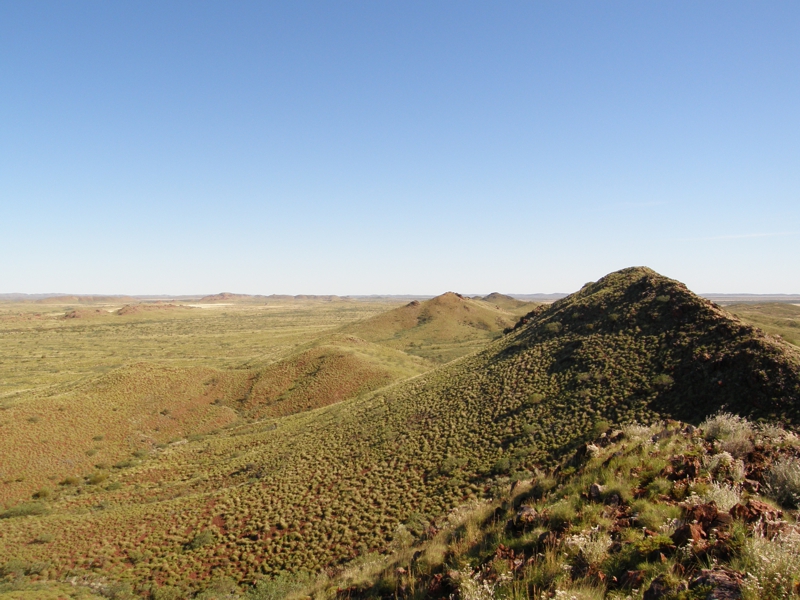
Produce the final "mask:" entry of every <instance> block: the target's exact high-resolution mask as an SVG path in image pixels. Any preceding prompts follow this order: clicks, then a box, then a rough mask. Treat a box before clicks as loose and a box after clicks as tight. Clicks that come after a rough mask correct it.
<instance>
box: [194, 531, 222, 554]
mask: <svg viewBox="0 0 800 600" xmlns="http://www.w3.org/2000/svg"><path fill="white" fill-rule="evenodd" d="M216 539H217V536H215V535H214V532H213V531H211V530H210V529H204V530H203V531H201V532H200V533H198V534H197V535H195V536H194V538H192V541H191V542H189V544H188V546H189V549H190V550H197V549H198V548H202V547H203V546H208V545H209V544H213V543H214V542H215V541H216Z"/></svg>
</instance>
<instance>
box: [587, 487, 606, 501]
mask: <svg viewBox="0 0 800 600" xmlns="http://www.w3.org/2000/svg"><path fill="white" fill-rule="evenodd" d="M604 489H605V488H604V487H603V486H602V485H600V484H599V483H593V484H592V485H591V486H590V487H589V500H591V501H592V502H599V501H600V499H601V498H602V497H603V490H604Z"/></svg>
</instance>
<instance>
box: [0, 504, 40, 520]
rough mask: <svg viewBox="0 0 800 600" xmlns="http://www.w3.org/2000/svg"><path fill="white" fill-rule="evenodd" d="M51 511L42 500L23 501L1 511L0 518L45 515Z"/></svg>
mask: <svg viewBox="0 0 800 600" xmlns="http://www.w3.org/2000/svg"><path fill="white" fill-rule="evenodd" d="M48 512H49V510H48V508H47V506H46V505H45V504H43V503H42V502H23V503H22V504H17V505H16V506H12V507H11V508H9V509H7V510H4V511H3V512H0V519H13V518H16V517H30V516H38V515H44V514H47V513H48Z"/></svg>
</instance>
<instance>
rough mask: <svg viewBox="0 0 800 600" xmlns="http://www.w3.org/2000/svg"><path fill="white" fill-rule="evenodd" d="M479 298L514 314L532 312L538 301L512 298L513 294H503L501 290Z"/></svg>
mask: <svg viewBox="0 0 800 600" xmlns="http://www.w3.org/2000/svg"><path fill="white" fill-rule="evenodd" d="M478 299H479V300H483V301H484V302H486V303H488V304H491V305H493V306H496V307H497V308H499V309H500V310H505V311H508V312H510V313H512V314H515V315H519V316H522V315H524V314H525V313H527V312H530V311H531V310H532V309H533V308H534V307H535V306H537V303H535V302H525V301H523V300H517V299H516V298H512V297H511V296H506V295H505V294H501V293H499V292H492V293H491V294H488V295H487V296H483V297H482V298H478Z"/></svg>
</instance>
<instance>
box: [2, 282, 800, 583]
mask: <svg viewBox="0 0 800 600" xmlns="http://www.w3.org/2000/svg"><path fill="white" fill-rule="evenodd" d="M451 296H452V297H451ZM462 300H463V299H461V298H458V297H457V296H455V295H449V294H448V295H445V297H440V301H439V303H432V304H430V305H428V306H427V307H422V304H424V303H420V305H412V306H409V307H403V308H404V309H405V310H401V311H397V312H395V314H394V315H393V316H392V317H391V318H390V319H387V320H376V322H377V323H379V324H381V327H371V328H369V329H368V331H370V332H372V333H373V334H374V335H377V336H379V337H382V338H383V339H384V340H385V339H387V338H388V339H392V338H391V337H388V336H389V334H391V332H392V331H394V332H401V334H403V333H404V332H406V331H408V330H413V329H415V328H417V327H422V326H424V325H425V324H426V323H428V322H429V321H426V317H423V319H422V321H423V323H420V318H419V317H420V315H423V314H434V309H436V310H438V309H439V305H440V304H445V305H446V309H447V310H445V311H444V312H446V313H447V314H451V313H452V306H457V307H460V306H461V301H462ZM447 305H449V306H447ZM467 306H469V309H470V310H466V309H464V308H458V310H463V311H464V312H465V313H470V312H472V306H471V305H469V304H468V305H467ZM425 308H429V311H428V312H427V313H423V310H424V309H425ZM475 312H477V310H476V311H475ZM458 314H461V313H458ZM414 317H415V318H416V325H414V320H413V318H414ZM365 323H369V321H367V322H365ZM450 323H452V321H450ZM457 324H459V325H460V323H459V322H457ZM363 325H364V324H363V323H362V324H359V326H363ZM467 327H471V326H470V325H467ZM376 331H378V332H380V333H379V334H378V333H376ZM392 335H394V334H392ZM798 400H800V357H799V356H798V352H797V350H796V349H795V348H794V347H792V346H791V345H789V344H786V343H785V342H783V341H782V340H780V339H776V338H773V337H771V336H768V335H766V334H764V333H761V332H759V331H757V330H755V329H754V328H753V327H751V326H749V325H747V324H745V323H743V322H741V321H739V320H738V319H735V318H733V317H732V316H730V315H728V314H727V313H725V312H724V311H722V310H720V309H719V308H717V307H715V306H714V305H713V304H712V303H710V302H708V301H706V300H703V299H701V298H698V297H697V296H695V295H694V294H692V293H691V292H689V291H688V290H687V289H686V288H685V286H683V285H682V284H680V283H678V282H675V281H672V280H669V279H667V278H664V277H661V276H659V275H658V274H656V273H654V272H653V271H650V270H649V269H644V268H634V269H625V270H623V271H620V272H617V273H612V274H611V275H608V276H607V277H604V278H603V279H601V280H600V281H598V282H596V283H593V284H588V285H587V286H584V288H583V289H582V290H581V291H579V292H578V293H576V294H573V295H571V296H569V297H567V298H565V299H563V300H560V301H558V302H555V303H554V304H552V305H551V306H549V307H547V308H544V309H542V310H540V311H538V312H536V313H535V314H533V315H531V316H530V317H529V318H527V319H526V320H524V322H522V321H521V322H520V324H519V326H518V327H516V328H515V329H514V330H513V331H512V332H510V333H509V334H507V335H505V336H503V337H502V338H500V339H498V340H497V341H495V342H493V343H491V344H490V345H489V346H488V347H486V349H484V350H483V351H481V352H478V353H476V354H473V355H470V356H466V357H464V358H462V359H460V360H456V361H454V362H451V363H449V364H447V365H444V366H442V367H440V368H438V369H436V370H434V371H431V372H429V373H426V374H424V375H421V376H419V377H416V378H414V379H412V380H410V381H407V382H400V383H396V384H393V385H390V386H387V387H384V388H381V389H379V390H377V391H376V392H373V393H371V394H365V395H361V396H359V397H357V398H353V399H350V400H347V401H344V402H340V403H337V404H334V405H331V406H327V407H323V408H319V409H316V410H311V411H306V412H302V413H299V414H294V415H290V416H287V417H283V418H278V419H268V420H265V421H260V422H256V423H250V424H246V425H245V424H243V425H238V426H234V427H230V428H227V429H225V430H223V431H221V432H220V433H217V434H214V435H208V436H205V437H203V438H202V439H198V440H195V441H189V442H187V443H182V444H178V445H172V446H169V447H167V448H165V449H163V450H160V451H158V452H156V453H154V454H153V455H152V456H150V457H147V458H144V459H143V461H142V462H141V463H140V464H135V465H131V466H129V467H127V468H123V469H118V470H115V471H113V472H111V473H110V474H109V477H108V479H106V480H103V481H102V482H101V483H99V484H97V483H91V481H92V478H91V476H90V477H89V478H88V479H87V480H85V481H83V482H79V483H77V484H76V485H71V486H62V487H60V488H59V489H58V490H56V491H55V493H54V494H53V495H52V496H51V498H49V499H37V500H35V501H34V502H32V503H31V504H28V505H24V506H23V507H21V508H17V509H12V510H11V511H10V513H7V515H8V516H10V517H13V518H8V519H7V521H6V522H5V523H3V535H2V538H0V564H2V563H3V561H11V560H17V561H23V563H24V564H26V565H41V564H46V567H42V568H41V570H40V571H39V573H40V574H39V576H40V577H44V578H51V579H60V578H65V577H67V576H80V577H85V578H88V580H98V581H99V580H104V581H108V580H109V579H110V580H111V581H122V582H125V581H127V582H129V583H130V585H131V586H132V587H134V588H135V589H137V590H138V592H139V593H141V594H150V595H152V596H153V597H159V594H168V593H174V594H176V596H175V597H186V595H188V594H189V593H190V592H192V591H197V590H203V589H206V588H208V587H209V586H210V585H211V586H213V585H222V584H221V583H220V582H224V581H229V580H230V581H233V582H235V583H237V584H240V585H247V584H248V583H252V582H254V581H257V580H261V579H264V580H274V582H280V581H284V580H285V579H286V578H297V577H300V576H301V575H300V574H301V573H303V572H309V573H313V574H314V575H313V577H320V578H321V580H320V581H321V583H320V585H321V586H322V588H323V589H325V590H327V591H326V592H325V593H333V594H335V593H336V586H337V585H338V583H336V582H337V581H343V580H342V579H335V580H333V582H331V583H329V584H326V583H325V577H328V576H337V573H338V576H339V577H345V576H346V574H347V573H352V572H354V571H355V570H357V569H359V568H363V567H364V566H365V565H368V564H370V562H372V563H377V562H380V560H383V559H378V558H376V556H375V555H374V554H371V553H376V552H377V553H392V552H394V551H395V550H396V549H397V548H398V547H401V546H403V544H406V545H408V543H410V542H409V539H411V540H413V539H414V537H415V536H416V537H421V536H423V535H425V534H426V532H430V530H431V527H432V526H438V525H436V524H437V523H441V519H442V518H443V517H444V516H445V515H447V514H448V513H450V512H451V511H453V510H454V509H456V508H457V507H459V506H463V505H467V504H469V503H475V502H482V501H485V500H487V499H491V498H500V497H502V494H503V493H505V492H504V490H507V485H508V483H509V481H510V480H512V479H520V480H526V479H531V478H532V477H534V474H535V473H536V472H537V471H536V470H537V469H546V468H550V467H555V466H557V465H558V464H560V462H561V461H562V460H563V459H565V458H567V457H568V456H570V455H571V454H572V453H574V452H575V451H576V450H577V449H579V448H580V447H581V444H583V443H585V442H587V441H589V440H591V439H593V438H594V437H595V436H596V435H597V434H598V433H599V432H601V431H605V430H606V429H607V428H608V426H609V424H617V423H632V422H634V421H638V422H642V423H651V422H654V421H656V420H658V419H661V418H664V417H679V418H682V419H685V420H688V421H691V422H694V423H699V422H700V421H701V420H702V419H704V418H705V417H707V416H708V415H709V414H711V413H714V412H716V411H717V410H719V408H720V407H722V406H727V407H728V409H729V410H733V411H736V412H738V413H740V414H744V415H748V416H749V417H751V418H752V419H754V420H758V419H764V420H770V421H783V422H784V423H786V424H787V425H789V426H795V425H797V424H798V422H799V421H800V403H799V402H798ZM36 513H40V514H38V515H36ZM41 513H46V514H41ZM26 514H28V515H33V516H17V515H26ZM553 522H555V521H553ZM401 525H402V527H401ZM638 530H639V529H638V528H637V531H638ZM474 533H475V532H473V534H474ZM473 534H469V535H473ZM459 535H460V534H459ZM476 535H477V534H476ZM409 536H410V538H409ZM462 537H466V535H465V536H462ZM32 540H45V541H42V542H41V543H31V542H32ZM465 554H466V553H465ZM353 561H354V562H353ZM432 562H435V561H432ZM467 566H469V565H467ZM557 568H560V566H558V565H557ZM31 569H33V567H31ZM340 569H341V570H340ZM470 577H471V574H470ZM226 578H227V579H226ZM212 582H216V583H212ZM274 582H273V583H274ZM264 585H268V584H264ZM269 585H271V584H269ZM276 585H277V584H276ZM481 585H482V584H481ZM526 585H527V584H526ZM549 585H550V584H549V583H548V584H547V586H549ZM326 586H328V587H326ZM331 586H332V588H333V589H332V590H331ZM547 586H543V587H542V588H541V589H542V590H550V589H551V588H550V587H547ZM396 591H397V588H395V589H394V590H389V591H387V596H390V597H394V593H395V592H396ZM412 591H413V590H412ZM354 593H355V592H354ZM181 594H183V595H181ZM343 594H345V596H347V595H349V594H350V592H347V591H345V592H343ZM407 595H408V594H407ZM163 597H168V596H163ZM264 597H281V596H264ZM462 597H464V596H462ZM517 597H527V596H524V595H523V596H517ZM592 597H597V596H592Z"/></svg>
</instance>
